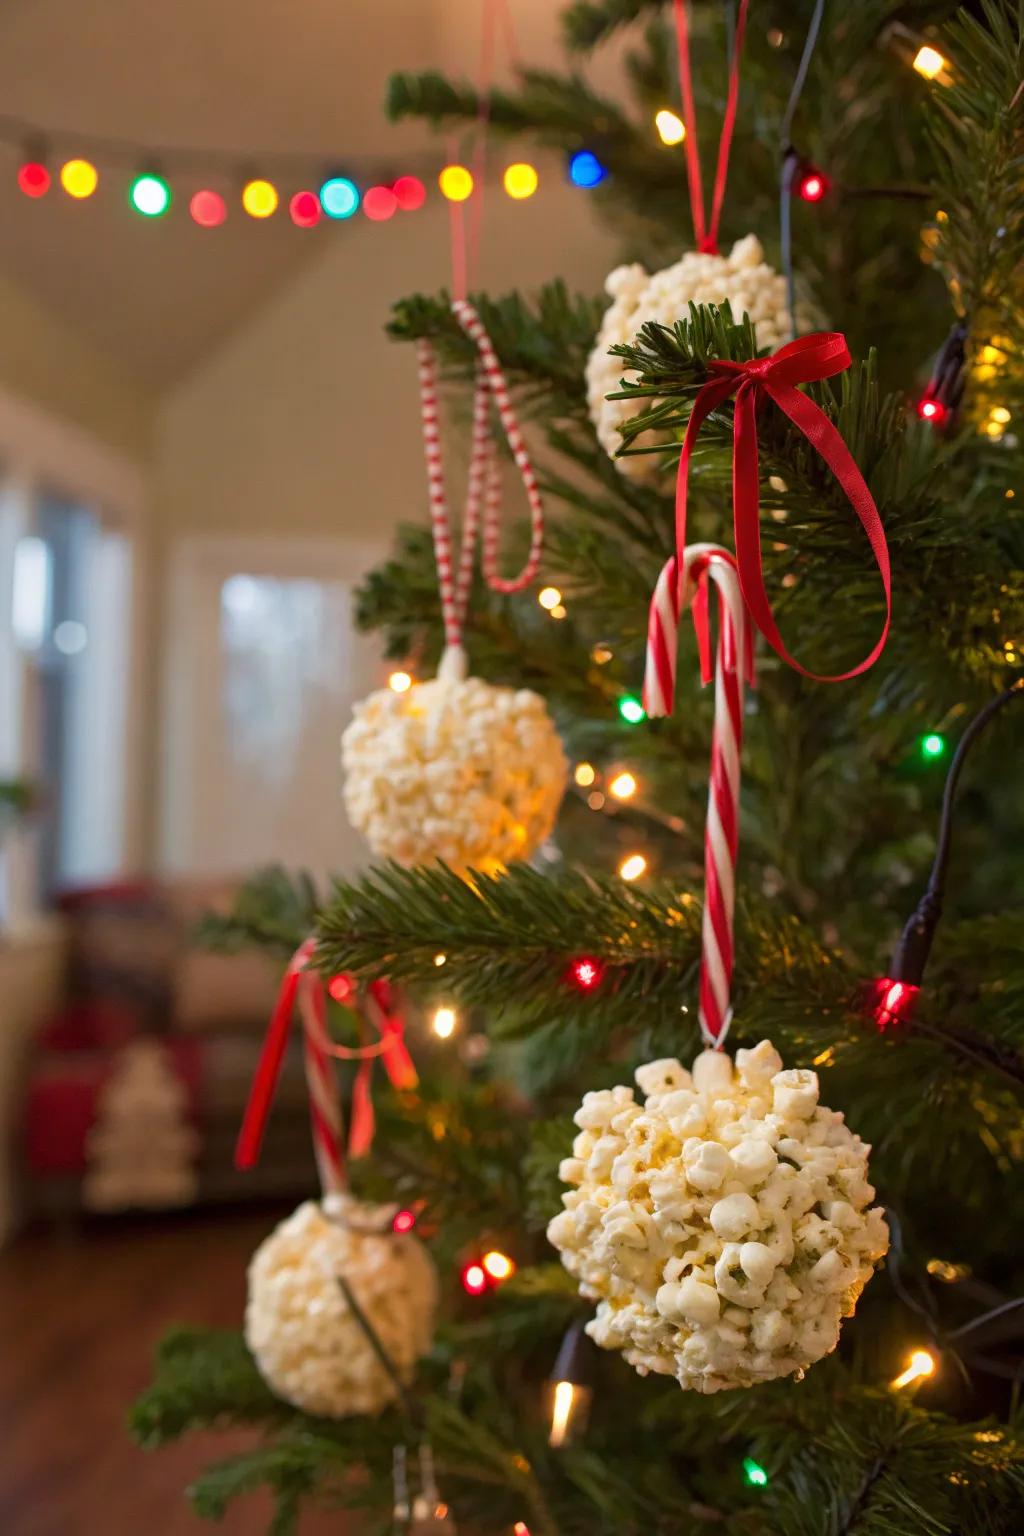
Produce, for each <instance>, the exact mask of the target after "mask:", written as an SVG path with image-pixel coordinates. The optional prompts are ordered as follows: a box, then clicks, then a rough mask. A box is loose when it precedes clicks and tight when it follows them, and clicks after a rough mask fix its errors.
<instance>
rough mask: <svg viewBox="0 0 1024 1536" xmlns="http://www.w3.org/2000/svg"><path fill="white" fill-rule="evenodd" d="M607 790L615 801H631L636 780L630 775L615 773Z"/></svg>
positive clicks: (634, 791) (635, 787)
mask: <svg viewBox="0 0 1024 1536" xmlns="http://www.w3.org/2000/svg"><path fill="white" fill-rule="evenodd" d="M608 788H609V789H610V790H611V792H612V794H613V795H614V796H615V798H616V800H631V799H632V798H633V796H634V795H635V794H636V789H637V784H636V779H635V778H634V777H633V775H632V774H631V773H617V774H616V775H615V777H614V779H612V781H611V783H610V784H609V785H608Z"/></svg>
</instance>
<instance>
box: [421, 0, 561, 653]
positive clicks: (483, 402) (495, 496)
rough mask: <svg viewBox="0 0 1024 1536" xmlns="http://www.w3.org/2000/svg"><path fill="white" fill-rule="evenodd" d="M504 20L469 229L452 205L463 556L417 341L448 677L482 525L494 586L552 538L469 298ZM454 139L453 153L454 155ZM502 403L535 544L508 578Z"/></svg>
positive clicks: (491, 7)
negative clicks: (462, 427)
mask: <svg viewBox="0 0 1024 1536" xmlns="http://www.w3.org/2000/svg"><path fill="white" fill-rule="evenodd" d="M499 22H500V23H503V25H504V32H505V42H506V45H507V51H508V53H509V55H510V56H511V57H512V58H513V59H515V42H514V37H513V33H512V19H511V16H510V14H509V11H508V8H507V6H506V4H505V0H483V4H482V12H481V44H480V71H479V80H478V88H477V89H478V103H479V106H478V112H477V135H476V145H475V149H474V154H473V173H472V175H473V188H472V192H471V194H470V208H469V220H468V224H469V228H468V232H467V227H466V225H467V220H466V217H465V215H464V212H463V204H462V203H461V202H456V201H452V202H451V203H450V205H449V206H450V210H451V211H450V224H449V232H450V237H451V267H452V293H453V295H454V297H453V300H452V311H453V313H454V315H455V318H456V319H457V321H458V323H459V325H460V326H461V328H462V330H463V331H464V333H465V334H466V336H468V337H469V339H470V340H471V341H472V342H473V344H474V346H475V348H476V351H477V369H476V386H475V390H474V395H473V428H472V436H471V440H470V458H469V471H468V479H467V488H466V499H465V502H464V505H463V513H462V529H461V534H460V539H459V552H458V558H457V562H456V560H455V557H454V546H453V536H452V528H451V516H450V512H449V506H448V495H447V490H446V488H445V477H444V459H443V455H442V450H441V436H440V415H439V408H438V389H437V359H436V355H435V351H434V346H433V343H432V342H431V340H430V339H429V338H428V337H423V338H421V340H420V341H419V343H418V344H417V359H418V365H419V381H420V413H421V417H422V424H423V448H424V455H425V458H426V465H427V491H428V497H429V501H430V520H431V527H432V530H433V537H434V554H435V559H436V563H437V576H438V585H439V587H440V592H441V611H442V616H443V619H444V635H445V656H444V659H443V660H442V665H441V675H442V676H451V677H460V676H464V675H465V670H466V659H465V654H464V652H463V648H462V637H463V630H464V627H465V622H466V613H467V610H468V607H469V594H470V589H471V586H472V580H473V560H474V555H475V550H476V544H477V538H478V534H479V531H480V526H481V522H482V524H483V541H482V543H483V547H482V552H481V565H482V568H483V574H484V579H485V581H486V582H487V585H488V586H489V587H490V588H491V590H492V591H494V592H502V593H511V592H521V591H522V590H523V588H524V587H527V586H528V585H529V584H530V582H531V581H532V580H533V579H534V577H535V576H536V574H537V569H538V567H539V565H540V557H541V549H542V546H543V540H544V508H543V503H542V500H541V495H540V491H539V488H538V486H537V478H536V475H535V473H534V469H533V464H532V461H531V459H530V456H529V453H528V451H527V448H526V444H525V442H524V440H523V436H522V433H521V431H520V429H519V423H518V421H517V419H516V415H515V411H514V410H513V407H512V401H511V397H510V394H509V390H508V385H507V383H506V381H505V376H504V374H503V372H502V369H501V365H500V363H499V362H498V358H497V354H496V353H495V350H494V347H493V345H492V343H491V340H490V337H489V336H488V334H487V330H486V327H485V326H484V324H483V321H482V320H481V319H480V316H479V314H478V313H477V311H476V309H475V307H474V306H473V305H472V304H471V303H470V301H469V299H468V297H467V284H468V282H469V281H470V280H471V279H472V277H473V276H474V275H475V272H476V267H477V264H478V260H479V247H480V230H481V223H482V217H483V198H484V181H485V172H486V154H487V127H488V122H489V119H490V97H491V84H492V80H493V74H494V59H495V51H496V33H497V29H498V25H499ZM454 152H455V149H454V145H452V146H451V153H450V158H454ZM492 403H493V405H494V407H495V408H496V410H497V414H498V419H499V421H500V422H501V427H502V431H503V432H504V434H505V439H506V441H507V443H508V446H509V449H510V451H511V453H512V457H513V460H514V461H515V464H516V467H517V469H518V470H519V474H520V478H521V480H522V482H523V488H524V490H525V492H526V499H527V504H528V506H529V511H530V548H529V552H528V554H527V557H526V562H525V564H524V565H523V567H522V569H521V570H520V571H519V573H518V574H517V575H516V576H511V577H506V576H502V575H501V573H500V569H499V554H498V550H499V543H500V528H499V518H500V510H501V475H500V467H499V465H498V462H497V456H496V454H495V451H494V443H493V441H492V437H491V420H490V411H491V405H492Z"/></svg>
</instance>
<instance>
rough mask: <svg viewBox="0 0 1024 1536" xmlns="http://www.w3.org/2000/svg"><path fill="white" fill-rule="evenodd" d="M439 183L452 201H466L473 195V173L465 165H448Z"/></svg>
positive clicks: (443, 192)
mask: <svg viewBox="0 0 1024 1536" xmlns="http://www.w3.org/2000/svg"><path fill="white" fill-rule="evenodd" d="M437 184H438V186H439V187H440V188H441V195H442V196H443V197H446V198H447V199H448V201H449V202H450V203H464V202H465V201H466V199H467V197H472V195H473V175H472V172H471V171H467V169H466V167H465V166H464V165H446V166H445V168H444V170H443V171H442V172H441V174H440V176H439V177H438V178H437Z"/></svg>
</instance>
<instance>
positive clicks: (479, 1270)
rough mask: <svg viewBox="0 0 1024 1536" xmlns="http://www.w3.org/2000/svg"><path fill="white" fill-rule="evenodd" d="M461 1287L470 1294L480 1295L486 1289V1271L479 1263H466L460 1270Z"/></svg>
mask: <svg viewBox="0 0 1024 1536" xmlns="http://www.w3.org/2000/svg"><path fill="white" fill-rule="evenodd" d="M462 1288H463V1290H465V1291H467V1292H468V1293H469V1295H470V1296H482V1295H483V1293H484V1291H486V1289H487V1272H486V1270H485V1269H484V1267H483V1265H481V1264H476V1263H473V1264H467V1265H466V1267H465V1269H464V1270H463V1271H462Z"/></svg>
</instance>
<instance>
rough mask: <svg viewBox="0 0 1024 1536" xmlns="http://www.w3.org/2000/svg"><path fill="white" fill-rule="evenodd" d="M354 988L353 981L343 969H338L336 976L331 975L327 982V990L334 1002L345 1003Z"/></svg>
mask: <svg viewBox="0 0 1024 1536" xmlns="http://www.w3.org/2000/svg"><path fill="white" fill-rule="evenodd" d="M355 990H356V987H355V982H354V981H353V980H352V977H351V976H347V975H346V974H345V972H344V971H339V972H338V974H337V976H332V977H331V979H330V981H329V982H328V983H327V991H328V992H329V993H330V995H331V997H333V998H334V1001H335V1002H336V1003H347V1002H348V1000H349V998H350V997H351V996H352V994H353V993H354V992H355Z"/></svg>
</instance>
